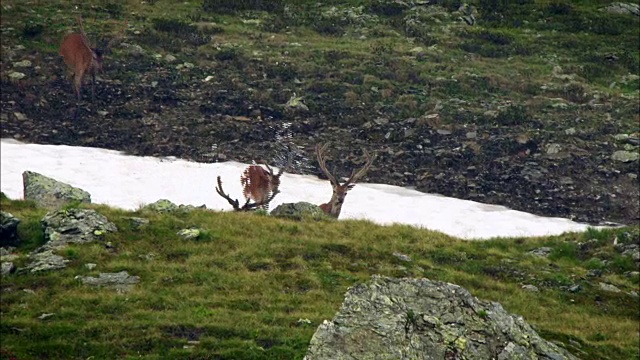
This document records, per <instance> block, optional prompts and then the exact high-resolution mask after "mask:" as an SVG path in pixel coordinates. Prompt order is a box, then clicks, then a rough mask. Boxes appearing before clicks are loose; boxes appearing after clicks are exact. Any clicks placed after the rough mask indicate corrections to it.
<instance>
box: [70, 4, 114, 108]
mask: <svg viewBox="0 0 640 360" xmlns="http://www.w3.org/2000/svg"><path fill="white" fill-rule="evenodd" d="M78 25H79V26H80V33H79V34H78V33H73V34H69V35H67V36H65V37H64V39H63V40H62V44H60V55H61V56H62V57H63V59H64V62H65V64H67V66H68V68H69V70H70V72H71V73H73V86H74V89H75V92H76V97H77V99H78V102H80V101H81V100H82V97H81V95H80V89H81V88H82V80H83V78H84V76H85V75H91V100H95V84H96V73H97V72H98V71H102V54H103V51H102V49H97V48H92V47H91V44H90V42H89V39H88V38H87V34H86V33H85V32H84V29H83V27H82V17H81V16H78ZM125 28H126V22H125ZM123 33H124V29H123ZM120 37H122V35H120V36H117V37H115V38H113V39H112V40H111V41H109V43H108V44H107V46H106V49H108V48H109V47H110V46H111V45H112V44H113V42H114V41H116V40H118V39H119V38H120Z"/></svg>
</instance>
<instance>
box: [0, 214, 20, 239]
mask: <svg viewBox="0 0 640 360" xmlns="http://www.w3.org/2000/svg"><path fill="white" fill-rule="evenodd" d="M18 224H20V219H18V218H17V217H15V216H13V215H12V214H11V213H8V212H6V211H0V246H17V245H18V244H19V243H20V238H19V237H18Z"/></svg>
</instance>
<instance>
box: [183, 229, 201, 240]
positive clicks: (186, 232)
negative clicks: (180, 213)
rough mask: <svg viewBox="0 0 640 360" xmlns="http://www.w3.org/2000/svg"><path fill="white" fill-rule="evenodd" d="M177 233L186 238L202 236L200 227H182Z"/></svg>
mask: <svg viewBox="0 0 640 360" xmlns="http://www.w3.org/2000/svg"><path fill="white" fill-rule="evenodd" d="M177 235H178V236H180V237H181V238H183V239H185V240H193V239H197V238H198V237H199V236H200V229H195V228H192V229H182V230H180V231H178V232H177Z"/></svg>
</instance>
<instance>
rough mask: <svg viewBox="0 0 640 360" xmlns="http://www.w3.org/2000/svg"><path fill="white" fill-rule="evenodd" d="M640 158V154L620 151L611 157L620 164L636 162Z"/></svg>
mask: <svg viewBox="0 0 640 360" xmlns="http://www.w3.org/2000/svg"><path fill="white" fill-rule="evenodd" d="M639 158H640V154H639V153H638V152H637V151H626V150H618V151H616V152H614V153H613V155H611V160H614V161H620V162H631V161H636V160H638V159H639Z"/></svg>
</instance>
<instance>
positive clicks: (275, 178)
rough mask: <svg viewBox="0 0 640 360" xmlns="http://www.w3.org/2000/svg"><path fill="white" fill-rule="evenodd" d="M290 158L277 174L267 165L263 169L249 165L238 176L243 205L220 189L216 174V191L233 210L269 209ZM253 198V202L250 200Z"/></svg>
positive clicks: (220, 182) (220, 185) (219, 180)
mask: <svg viewBox="0 0 640 360" xmlns="http://www.w3.org/2000/svg"><path fill="white" fill-rule="evenodd" d="M291 162H292V158H291V157H289V161H288V163H287V164H286V165H285V166H283V167H281V168H280V170H278V173H277V174H274V173H273V169H271V167H269V165H266V164H265V166H266V167H267V170H265V169H264V168H263V167H262V166H260V165H249V166H248V167H247V168H246V169H245V170H244V172H243V173H242V176H240V184H241V185H242V195H244V198H245V199H246V202H245V203H244V205H242V206H240V202H239V201H238V200H237V199H235V200H234V199H231V197H230V196H229V195H228V194H226V193H225V192H224V190H222V180H221V179H220V176H218V186H217V187H216V192H217V193H218V195H220V196H222V197H223V198H224V199H225V200H227V202H228V203H229V204H230V205H231V206H232V207H233V209H234V210H235V211H250V210H254V209H264V210H268V209H269V203H270V202H271V200H273V198H275V197H276V195H278V194H279V193H280V189H279V187H280V176H282V173H283V172H284V171H285V169H288V168H289V166H291ZM251 200H253V202H251Z"/></svg>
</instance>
